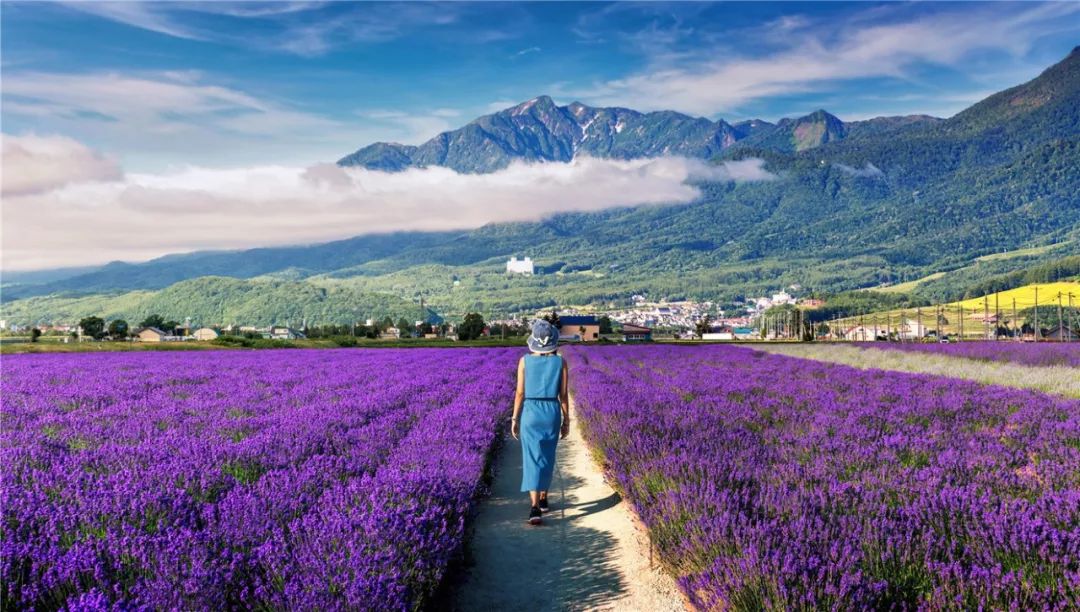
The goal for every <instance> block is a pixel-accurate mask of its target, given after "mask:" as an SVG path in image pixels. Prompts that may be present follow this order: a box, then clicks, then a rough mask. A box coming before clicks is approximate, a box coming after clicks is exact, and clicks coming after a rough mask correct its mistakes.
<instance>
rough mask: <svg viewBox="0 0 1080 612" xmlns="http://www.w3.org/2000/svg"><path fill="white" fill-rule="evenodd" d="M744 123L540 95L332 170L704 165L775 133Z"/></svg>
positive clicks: (376, 148) (348, 159)
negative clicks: (669, 161) (682, 159)
mask: <svg viewBox="0 0 1080 612" xmlns="http://www.w3.org/2000/svg"><path fill="white" fill-rule="evenodd" d="M834 119H835V118H834ZM837 121H839V120H837ZM750 123H751V124H752V125H750V124H746V123H744V124H740V125H743V127H742V128H740V129H736V128H735V127H734V126H732V125H729V124H728V123H727V122H725V121H723V120H719V121H710V120H708V119H705V118H703V117H691V116H689V115H684V114H682V113H676V112H674V111H656V112H651V113H640V112H638V111H634V110H630V109H628V108H618V107H613V108H594V107H591V106H586V105H584V104H582V103H580V102H574V103H572V104H568V105H566V106H557V105H556V104H555V102H554V101H552V99H551V98H550V97H548V96H540V97H538V98H533V99H532V100H529V101H527V102H522V103H521V104H518V105H517V106H513V107H511V108H508V109H505V110H502V111H499V112H497V113H493V114H490V115H484V116H483V117H480V118H478V119H476V120H474V121H472V122H471V123H469V124H468V125H466V126H464V127H462V128H460V129H457V130H451V131H448V132H443V133H442V134H439V135H438V136H436V137H434V138H432V139H431V140H428V141H427V142H425V143H423V144H421V145H419V146H409V145H402V144H395V143H386V142H378V143H375V144H372V145H368V146H366V147H363V148H361V149H359V150H357V151H356V152H355V153H352V154H350V155H347V156H345V157H343V158H341V159H340V160H339V161H338V164H339V165H341V166H361V167H364V168H369V169H372V170H387V171H397V170H403V169H405V168H408V167H421V168H422V167H426V166H445V167H448V168H452V169H454V170H456V171H458V172H493V171H495V170H499V169H501V168H505V167H506V166H508V165H509V164H510V163H511V162H513V161H516V160H520V161H525V162H534V161H554V162H567V161H570V160H572V159H573V158H574V157H575V156H576V155H582V154H584V155H590V156H592V157H604V158H613V159H634V158H640V157H655V156H659V155H683V156H687V157H698V158H704V159H710V158H712V157H715V156H716V155H718V154H719V153H720V152H721V151H723V150H724V149H726V148H728V147H730V146H731V145H733V144H735V142H737V141H738V140H740V139H741V138H744V137H745V136H746V135H748V134H751V133H755V132H757V131H758V130H760V129H764V128H766V127H773V126H772V124H769V123H766V122H763V121H756V122H750Z"/></svg>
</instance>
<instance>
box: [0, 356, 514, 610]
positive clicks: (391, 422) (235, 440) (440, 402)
mask: <svg viewBox="0 0 1080 612" xmlns="http://www.w3.org/2000/svg"><path fill="white" fill-rule="evenodd" d="M520 354H521V349H506V348H491V349H459V350H453V351H448V350H439V349H408V350H396V349H386V350H378V351H363V350H355V351H349V350H333V351H329V350H327V351H317V350H288V351H274V350H268V351H254V352H239V351H198V352H141V353H111V354H74V355H60V354H55V355H17V356H6V357H5V358H4V363H3V365H4V377H3V389H2V391H3V413H4V418H3V429H2V435H0V460H2V463H3V466H4V468H3V469H4V478H3V484H2V506H3V533H2V543H0V547H2V549H0V550H2V555H0V556H2V558H3V561H2V574H0V578H2V582H3V590H2V597H3V602H2V607H3V609H5V610H7V609H58V608H62V607H65V606H67V607H70V608H71V609H91V608H94V609H105V608H109V607H116V608H117V609H148V608H156V609H232V608H237V607H242V608H267V609H392V610H401V609H410V608H415V607H419V606H422V605H423V604H424V602H425V601H426V600H427V599H428V598H430V597H431V595H432V593H433V592H434V590H435V589H436V588H437V587H438V586H439V584H440V582H441V580H442V577H443V573H444V572H445V571H446V567H447V563H448V562H449V560H450V559H451V558H452V557H453V556H454V555H456V554H458V552H459V550H460V547H461V544H462V539H463V535H464V522H465V516H466V514H467V513H468V511H469V509H470V507H471V506H472V504H473V500H474V499H475V497H476V493H477V492H478V490H479V488H480V487H481V486H482V475H483V471H484V469H485V465H486V462H487V455H488V453H489V452H490V450H491V448H492V445H493V443H494V441H495V439H496V435H497V430H498V429H499V426H500V424H502V423H504V422H505V420H506V417H507V416H508V414H509V402H510V398H512V396H513V375H514V367H515V365H516V360H517V356H518V355H520Z"/></svg>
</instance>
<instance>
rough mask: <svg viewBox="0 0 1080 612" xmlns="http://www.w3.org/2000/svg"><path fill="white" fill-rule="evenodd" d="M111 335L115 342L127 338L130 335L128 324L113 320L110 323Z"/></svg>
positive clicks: (123, 321)
mask: <svg viewBox="0 0 1080 612" xmlns="http://www.w3.org/2000/svg"><path fill="white" fill-rule="evenodd" d="M109 335H110V336H112V338H113V339H114V340H115V339H117V338H126V337H127V335H128V323H127V321H125V320H123V319H113V320H112V321H109Z"/></svg>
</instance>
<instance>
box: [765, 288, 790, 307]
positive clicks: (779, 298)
mask: <svg viewBox="0 0 1080 612" xmlns="http://www.w3.org/2000/svg"><path fill="white" fill-rule="evenodd" d="M769 301H770V302H772V305H773V306H783V305H784V304H794V303H795V298H793V297H791V294H790V293H788V292H787V291H781V292H780V293H774V294H773V296H772V299H771V300H769Z"/></svg>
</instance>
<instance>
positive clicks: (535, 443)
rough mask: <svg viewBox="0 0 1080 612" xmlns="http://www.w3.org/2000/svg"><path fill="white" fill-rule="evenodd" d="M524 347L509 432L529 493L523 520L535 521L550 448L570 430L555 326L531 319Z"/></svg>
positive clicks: (543, 505)
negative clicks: (516, 446)
mask: <svg viewBox="0 0 1080 612" xmlns="http://www.w3.org/2000/svg"><path fill="white" fill-rule="evenodd" d="M528 345H529V351H530V353H529V354H528V355H525V356H524V357H522V358H521V360H520V361H518V371H517V393H516V394H515V395H514V417H513V420H512V421H511V422H510V432H511V433H512V434H513V435H514V438H516V439H520V440H521V455H522V469H521V491H522V492H523V493H524V492H525V491H528V492H529V501H530V502H532V507H531V508H529V524H531V525H539V524H540V522H541V517H542V516H543V513H544V512H546V511H547V509H548V487H550V486H551V474H552V472H554V471H555V447H556V446H557V445H558V444H559V437H560V434H561V436H562V437H563V438H565V437H566V436H567V435H569V434H570V396H569V394H568V392H567V386H566V362H565V361H563V358H562V357H560V356H558V355H556V354H555V349H556V348H557V347H558V345H559V330H557V329H555V328H554V327H553V326H552V325H551V324H550V323H548V322H547V321H542V320H541V321H533V324H532V334H531V335H530V336H529V341H528Z"/></svg>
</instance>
